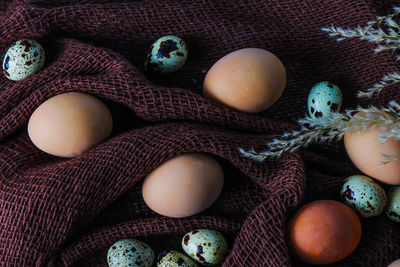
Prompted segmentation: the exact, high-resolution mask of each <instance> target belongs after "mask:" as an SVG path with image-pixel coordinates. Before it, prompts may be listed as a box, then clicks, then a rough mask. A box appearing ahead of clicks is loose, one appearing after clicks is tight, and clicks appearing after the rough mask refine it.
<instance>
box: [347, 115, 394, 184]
mask: <svg viewBox="0 0 400 267" xmlns="http://www.w3.org/2000/svg"><path fill="white" fill-rule="evenodd" d="M356 115H359V116H363V113H360V112H359V113H357V114H356ZM382 133H384V130H382V129H380V128H376V129H367V130H363V131H360V132H354V133H350V132H347V133H345V134H344V145H345V148H346V152H347V155H348V156H349V158H350V159H351V161H352V162H353V164H354V165H355V166H356V167H357V168H358V169H359V170H360V171H362V172H363V173H364V174H366V175H367V176H370V177H371V178H375V179H377V180H379V181H381V182H384V183H387V184H391V185H400V161H399V160H394V161H391V162H389V163H387V164H384V165H383V164H382V163H383V162H384V161H386V159H385V158H384V157H383V156H382V154H385V155H396V153H397V156H398V155H400V141H399V140H394V139H393V138H390V139H388V140H387V141H386V142H385V143H383V144H381V143H380V140H377V138H376V137H377V136H378V135H380V134H382Z"/></svg>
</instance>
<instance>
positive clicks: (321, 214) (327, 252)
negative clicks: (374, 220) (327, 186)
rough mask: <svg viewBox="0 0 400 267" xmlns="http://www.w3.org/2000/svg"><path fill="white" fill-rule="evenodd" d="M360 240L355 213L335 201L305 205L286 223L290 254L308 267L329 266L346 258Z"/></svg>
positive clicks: (359, 230) (359, 224)
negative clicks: (287, 225)
mask: <svg viewBox="0 0 400 267" xmlns="http://www.w3.org/2000/svg"><path fill="white" fill-rule="evenodd" d="M360 239H361V223H360V220H359V218H358V217H357V215H356V213H355V212H354V211H353V210H352V209H351V208H349V207H348V206H346V205H345V204H343V203H340V202H338V201H334V200H318V201H314V202H311V203H309V204H307V205H305V206H304V207H302V208H301V209H300V210H298V211H297V212H296V214H295V215H294V216H293V218H292V219H291V220H290V223H289V242H290V247H291V250H292V252H293V254H294V255H295V256H296V257H297V258H299V259H301V260H303V261H305V262H307V263H311V264H329V263H334V262H337V261H340V260H342V259H344V258H346V257H347V256H349V255H350V254H351V253H352V252H353V251H354V250H355V249H356V247H357V246H358V243H359V242H360Z"/></svg>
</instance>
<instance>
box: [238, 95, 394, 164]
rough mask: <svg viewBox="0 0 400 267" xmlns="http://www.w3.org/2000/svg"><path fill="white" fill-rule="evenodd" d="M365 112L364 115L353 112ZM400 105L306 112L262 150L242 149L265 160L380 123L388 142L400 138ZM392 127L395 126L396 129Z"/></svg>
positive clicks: (242, 151)
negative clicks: (317, 113)
mask: <svg viewBox="0 0 400 267" xmlns="http://www.w3.org/2000/svg"><path fill="white" fill-rule="evenodd" d="M357 112H363V114H364V115H363V116H359V115H354V116H353V114H354V113H357ZM399 114H400V105H399V104H398V103H397V102H395V101H391V102H390V103H389V105H388V107H387V108H385V107H384V108H377V107H374V106H371V107H369V108H361V107H358V108H356V109H353V110H346V111H345V112H344V113H339V112H332V113H330V116H327V117H320V118H317V119H311V118H310V117H308V116H306V117H305V118H302V119H299V120H298V124H299V125H300V129H299V130H296V131H293V132H287V133H284V134H283V135H282V137H281V139H273V140H271V141H269V142H268V143H267V144H266V146H267V149H266V150H265V151H262V152H256V151H255V150H254V149H253V148H252V149H250V150H248V151H246V150H244V149H243V148H238V150H239V152H240V153H241V154H242V155H243V156H245V157H247V158H250V159H253V160H257V161H263V160H265V159H266V158H277V157H280V156H281V155H282V154H283V153H285V152H294V151H296V150H298V149H300V148H305V147H307V146H309V145H310V144H312V143H323V142H330V141H333V140H339V139H341V138H342V137H343V135H344V133H345V132H355V131H361V130H364V129H367V128H368V129H374V128H377V127H380V128H382V129H389V130H390V131H389V132H388V133H385V134H383V135H381V136H378V137H377V138H380V140H381V142H385V141H386V140H387V139H388V138H391V137H394V138H395V139H400V116H399ZM393 127H396V129H395V130H394V129H393Z"/></svg>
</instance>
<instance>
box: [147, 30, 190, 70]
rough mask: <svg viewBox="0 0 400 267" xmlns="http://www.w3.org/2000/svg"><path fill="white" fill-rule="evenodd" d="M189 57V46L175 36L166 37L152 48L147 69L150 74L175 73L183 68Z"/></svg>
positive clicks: (148, 56)
mask: <svg viewBox="0 0 400 267" xmlns="http://www.w3.org/2000/svg"><path fill="white" fill-rule="evenodd" d="M187 56H188V46H187V45H186V43H185V41H183V40H182V39H181V38H179V37H177V36H174V35H166V36H163V37H161V38H159V39H158V40H157V41H155V42H154V43H153V45H152V46H151V48H150V51H149V53H148V54H147V59H146V61H145V68H146V70H147V71H148V72H150V73H158V74H169V73H173V72H176V71H178V70H179V69H181V68H182V67H183V65H184V64H185V62H186V59H187Z"/></svg>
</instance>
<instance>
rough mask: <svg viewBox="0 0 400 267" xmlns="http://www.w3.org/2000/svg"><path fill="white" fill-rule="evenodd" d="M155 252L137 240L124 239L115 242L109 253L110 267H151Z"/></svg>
mask: <svg viewBox="0 0 400 267" xmlns="http://www.w3.org/2000/svg"><path fill="white" fill-rule="evenodd" d="M153 261H154V252H153V250H152V249H151V248H150V247H149V246H148V245H147V244H145V243H143V242H141V241H139V240H136V239H122V240H119V241H117V242H115V243H114V244H113V245H112V246H111V247H110V249H109V250H108V253H107V262H108V266H109V267H126V266H132V267H151V265H152V264H153Z"/></svg>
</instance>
